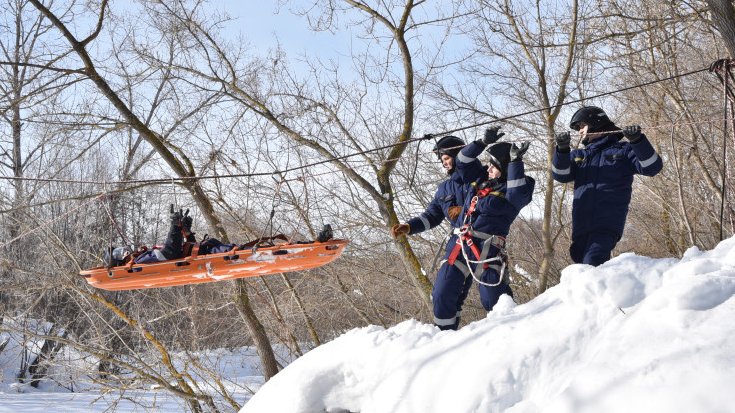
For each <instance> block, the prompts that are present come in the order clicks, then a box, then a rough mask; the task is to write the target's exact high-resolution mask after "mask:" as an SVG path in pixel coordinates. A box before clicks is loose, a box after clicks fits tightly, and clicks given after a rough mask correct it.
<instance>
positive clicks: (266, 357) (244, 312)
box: [233, 279, 278, 381]
mask: <svg viewBox="0 0 735 413" xmlns="http://www.w3.org/2000/svg"><path fill="white" fill-rule="evenodd" d="M233 298H234V300H235V303H236V304H237V311H238V312H239V313H240V317H242V319H243V320H245V325H247V327H248V330H249V331H250V336H251V337H252V338H253V341H254V342H255V348H256V349H257V351H258V355H259V356H260V360H261V363H262V364H263V376H264V377H265V380H266V381H267V380H270V378H271V377H273V376H275V375H276V373H278V363H277V362H276V356H275V354H273V346H271V344H270V340H269V339H268V335H267V334H266V333H265V327H263V324H261V323H260V320H258V317H257V316H256V315H255V312H254V311H253V307H252V306H251V305H250V297H249V296H248V285H247V284H246V283H245V280H243V279H238V280H235V297H233Z"/></svg>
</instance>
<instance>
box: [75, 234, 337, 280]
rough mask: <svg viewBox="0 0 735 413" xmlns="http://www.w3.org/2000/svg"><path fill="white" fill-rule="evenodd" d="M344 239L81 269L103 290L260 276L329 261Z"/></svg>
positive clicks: (309, 266)
mask: <svg viewBox="0 0 735 413" xmlns="http://www.w3.org/2000/svg"><path fill="white" fill-rule="evenodd" d="M349 242H350V241H349V240H345V239H331V240H328V241H325V242H319V241H314V242H306V243H286V244H280V245H271V246H267V247H259V248H257V249H237V248H236V249H234V250H231V251H227V252H223V253H218V254H207V255H198V254H197V252H196V250H195V251H193V252H192V255H191V256H188V257H185V258H180V259H175V260H168V261H161V262H155V263H148V264H135V263H133V262H132V261H130V262H129V263H127V264H125V265H122V266H119V267H110V268H108V267H104V266H103V267H95V268H91V269H89V270H84V271H81V272H80V273H79V275H80V276H82V277H84V278H85V279H86V281H87V282H88V283H89V284H90V285H91V286H93V287H96V288H101V289H103V290H110V291H120V290H137V289H144V288H159V287H171V286H176V285H189V284H199V283H205V282H212V281H222V280H232V279H236V278H245V277H258V276H261V275H268V274H277V273H282V272H289V271H301V270H308V269H310V268H316V267H320V266H322V265H325V264H328V263H330V262H332V261H334V260H335V259H337V257H339V256H340V255H341V254H342V252H343V251H344V248H345V246H346V245H347V244H348V243H349Z"/></svg>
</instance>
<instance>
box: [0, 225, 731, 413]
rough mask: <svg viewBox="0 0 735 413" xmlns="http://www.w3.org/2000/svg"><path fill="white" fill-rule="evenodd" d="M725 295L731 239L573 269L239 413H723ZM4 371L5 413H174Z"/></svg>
mask: <svg viewBox="0 0 735 413" xmlns="http://www.w3.org/2000/svg"><path fill="white" fill-rule="evenodd" d="M734 293H735V238H732V239H729V240H726V241H724V242H722V243H721V244H720V245H719V246H718V247H717V248H716V249H714V250H712V251H707V252H702V251H699V250H697V249H696V248H692V249H690V250H689V251H687V253H686V254H685V256H684V258H683V259H681V260H676V259H651V258H646V257H640V256H636V255H634V254H623V255H621V256H619V257H616V258H614V259H613V260H611V261H610V262H608V263H606V264H605V265H603V266H601V267H598V268H592V267H589V266H585V265H573V266H570V267H568V268H566V269H565V270H564V272H563V274H562V279H561V283H560V284H559V285H557V286H555V287H553V288H551V289H549V290H548V291H547V292H545V293H544V294H542V295H540V296H539V297H537V298H536V299H534V300H532V301H531V302H529V303H526V304H524V305H518V306H516V305H515V304H514V303H513V302H512V301H511V300H510V299H509V298H508V297H503V298H502V299H501V301H500V302H499V303H498V305H497V307H496V309H495V311H493V312H491V313H490V314H489V315H488V317H487V318H486V319H484V320H480V321H477V322H474V323H471V324H469V325H467V326H465V327H463V328H462V329H460V330H459V331H456V332H451V331H448V332H440V331H438V330H437V329H435V328H434V327H433V326H431V325H426V324H422V323H419V322H417V321H415V320H407V321H405V322H403V323H400V324H398V325H397V326H394V327H392V328H389V329H383V328H379V327H374V326H370V327H365V328H360V329H355V330H352V331H350V332H348V333H346V334H344V335H342V336H341V337H339V338H337V339H335V340H333V341H332V342H330V343H327V344H324V345H322V346H320V347H318V348H316V349H314V350H312V351H311V352H309V353H308V354H306V355H305V356H303V357H301V358H299V359H298V360H296V361H294V362H293V363H291V364H290V365H289V366H288V367H287V368H285V369H284V370H283V371H282V372H280V373H279V374H278V375H277V376H275V377H274V378H273V379H271V380H270V381H269V382H268V383H266V384H265V385H264V386H263V387H262V388H261V389H260V390H259V391H258V392H257V393H256V394H255V396H253V397H252V399H250V401H249V402H248V403H247V404H245V406H244V408H243V409H242V410H241V412H244V413H253V412H267V413H272V412H279V413H288V412H329V413H336V412H362V413H370V412H375V413H386V412H417V413H419V412H421V413H425V412H460V413H462V412H478V413H479V412H483V413H484V412H501V411H502V412H513V413H520V412H595V413H598V412H647V413H648V412H681V411H689V412H698V413H699V412H730V411H733V406H735V391H734V390H733V389H735V299H734V298H733V294H734ZM6 353H7V354H11V353H12V352H10V353H8V351H7V350H6V351H5V352H4V353H3V354H6ZM218 357H222V358H221V359H222V360H226V359H227V357H231V359H229V361H226V363H227V364H228V365H229V366H231V367H230V370H229V371H228V373H227V374H228V377H229V378H230V379H231V380H232V381H233V382H237V383H240V385H242V386H252V387H253V388H257V387H258V385H259V380H260V378H258V377H253V376H251V374H252V371H253V370H252V369H251V368H248V367H247V364H248V363H246V362H244V361H243V360H242V359H240V358H248V357H252V355H244V354H238V353H237V352H236V353H232V354H231V355H228V356H226V357H225V356H224V355H222V354H220V355H218ZM0 362H2V359H0ZM232 366H234V367H232ZM0 368H2V366H0ZM3 371H4V374H5V375H4V377H3V378H2V379H3V382H2V383H0V412H18V411H23V412H47V411H64V412H101V411H104V410H105V409H108V408H110V405H109V403H110V402H111V401H113V400H118V401H119V404H118V405H116V406H115V407H114V408H113V409H110V410H115V411H122V412H131V411H140V412H143V411H162V412H173V411H182V410H183V406H182V405H181V402H180V401H179V400H175V399H172V398H170V396H167V395H166V393H165V392H163V391H155V390H144V389H141V390H138V391H136V392H133V393H129V394H127V395H126V396H129V397H130V398H131V399H133V400H136V401H137V402H139V403H143V404H144V405H146V406H148V407H146V408H144V407H141V405H140V404H136V403H133V402H129V401H128V400H122V401H120V400H119V398H118V397H117V395H102V394H100V393H99V392H95V391H94V390H92V389H91V388H90V389H88V390H86V391H82V392H79V393H70V392H69V391H68V390H66V389H63V388H59V387H45V388H44V387H42V389H41V390H36V389H31V388H29V387H21V386H18V385H15V384H12V383H13V381H14V378H13V377H12V374H13V373H12V371H11V372H10V373H8V370H7V369H4V370H3ZM239 397H240V401H242V402H244V401H245V400H247V397H249V396H248V395H246V394H245V393H244V392H243V393H240V394H239Z"/></svg>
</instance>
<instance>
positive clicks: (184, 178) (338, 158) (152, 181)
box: [0, 65, 711, 185]
mask: <svg viewBox="0 0 735 413" xmlns="http://www.w3.org/2000/svg"><path fill="white" fill-rule="evenodd" d="M710 68H711V65H710V66H707V67H705V68H701V69H696V70H692V71H689V72H684V73H679V74H675V75H672V76H668V77H665V78H661V79H656V80H652V81H649V82H644V83H640V84H636V85H632V86H628V87H624V88H621V89H617V90H612V91H608V92H604V93H600V94H597V95H593V96H589V97H586V98H582V99H575V100H571V101H568V102H562V103H559V104H556V105H550V106H545V107H542V108H539V109H533V110H529V111H526V112H521V113H517V114H514V115H510V116H506V117H501V118H497V119H493V120H489V121H485V122H479V123H475V124H472V125H469V126H464V127H461V128H457V129H452V130H448V131H444V132H440V133H436V134H433V135H437V136H438V135H447V134H451V133H454V132H459V131H463V130H467V129H471V128H476V127H478V126H483V125H488V124H491V123H498V122H502V121H507V120H510V119H515V118H520V117H523V116H527V115H531V114H534V113H538V112H543V111H546V110H551V109H554V108H558V107H562V106H566V105H571V104H575V103H580V102H584V101H587V100H592V99H596V98H600V97H604V96H610V95H613V94H616V93H620V92H625V91H628V90H632V89H637V88H642V87H646V86H650V85H653V84H657V83H662V82H665V81H669V80H674V79H678V78H682V77H686V76H691V75H694V74H697V73H701V72H704V71H708V70H710ZM433 135H426V136H422V137H420V138H410V139H406V140H404V141H401V142H397V143H393V144H389V145H383V146H379V147H376V148H373V149H367V150H364V151H358V152H353V153H349V154H346V155H341V156H334V157H332V158H329V159H323V160H321V161H316V162H312V163H309V164H303V165H300V166H295V167H292V168H286V169H283V170H275V171H272V172H248V173H238V174H224V175H207V176H180V177H171V178H157V179H146V180H124V181H117V182H115V183H116V184H120V185H122V184H139V183H149V184H162V183H168V182H170V181H174V180H176V181H198V180H205V179H223V178H249V177H257V176H271V175H285V174H287V173H289V172H295V171H299V170H303V169H308V168H311V167H314V166H319V165H323V164H327V163H331V162H335V161H341V160H345V159H348V158H352V157H355V156H359V155H365V154H368V153H372V152H378V151H383V150H386V149H390V148H393V147H395V146H399V145H407V144H409V143H413V142H419V141H422V140H426V139H429V138H430V137H431V136H433ZM397 159H398V158H397ZM397 159H388V160H385V161H383V163H385V162H393V161H396V160H397ZM9 179H17V178H10V177H0V180H9ZM22 179H24V180H28V181H42V182H58V183H78V184H101V183H102V182H100V181H93V180H70V179H52V178H22Z"/></svg>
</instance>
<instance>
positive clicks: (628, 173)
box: [551, 133, 663, 238]
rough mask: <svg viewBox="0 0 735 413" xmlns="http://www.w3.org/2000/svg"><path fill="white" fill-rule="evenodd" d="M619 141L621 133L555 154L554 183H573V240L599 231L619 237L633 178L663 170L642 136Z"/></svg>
mask: <svg viewBox="0 0 735 413" xmlns="http://www.w3.org/2000/svg"><path fill="white" fill-rule="evenodd" d="M621 137H622V135H621V134H620V133H615V134H609V135H605V136H602V137H600V138H598V139H595V140H593V141H592V142H590V143H589V144H588V145H587V146H586V147H585V148H583V149H575V150H573V151H571V152H570V153H568V154H567V153H561V152H558V151H555V152H554V158H553V161H552V168H551V170H552V175H553V177H554V179H555V180H556V181H558V182H562V183H566V182H574V202H573V203H572V238H575V237H578V236H582V235H584V234H586V233H588V232H590V231H598V230H606V231H612V232H613V233H615V234H617V236H618V238H619V237H620V236H622V234H623V229H624V227H625V219H626V217H627V215H628V204H630V197H631V193H632V191H633V175H635V174H641V175H645V176H654V175H656V174H657V173H659V172H660V171H661V169H662V168H663V162H662V161H661V158H660V157H659V156H658V154H657V153H656V151H655V150H654V149H653V146H651V143H650V142H649V141H648V139H647V138H646V136H645V135H643V136H641V139H640V141H638V142H637V143H635V144H631V143H630V142H627V141H621Z"/></svg>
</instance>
